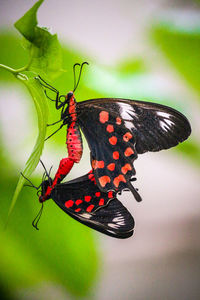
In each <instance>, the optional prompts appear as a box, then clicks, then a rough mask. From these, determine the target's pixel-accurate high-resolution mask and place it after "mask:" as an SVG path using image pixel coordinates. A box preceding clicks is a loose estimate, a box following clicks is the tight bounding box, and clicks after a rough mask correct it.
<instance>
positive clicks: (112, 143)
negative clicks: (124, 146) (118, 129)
mask: <svg viewBox="0 0 200 300" xmlns="http://www.w3.org/2000/svg"><path fill="white" fill-rule="evenodd" d="M109 143H110V144H111V145H116V144H117V138H116V136H112V137H111V138H109Z"/></svg>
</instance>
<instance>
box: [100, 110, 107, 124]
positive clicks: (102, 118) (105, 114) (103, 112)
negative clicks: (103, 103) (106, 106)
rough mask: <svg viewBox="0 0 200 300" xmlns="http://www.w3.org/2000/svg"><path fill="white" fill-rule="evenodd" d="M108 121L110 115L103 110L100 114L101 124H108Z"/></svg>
mask: <svg viewBox="0 0 200 300" xmlns="http://www.w3.org/2000/svg"><path fill="white" fill-rule="evenodd" d="M108 119H109V113H108V112H107V111H105V110H102V111H101V112H100V114H99V121H100V122H101V123H106V122H108Z"/></svg>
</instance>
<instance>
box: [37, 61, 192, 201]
mask: <svg viewBox="0 0 200 300" xmlns="http://www.w3.org/2000/svg"><path fill="white" fill-rule="evenodd" d="M84 64H87V63H86V62H84V63H83V64H82V65H81V66H80V64H75V65H74V78H75V67H76V66H77V65H79V66H80V68H81V69H80V73H79V78H78V81H77V83H76V79H74V90H73V92H69V93H68V94H67V95H60V94H59V92H58V91H57V90H56V89H55V88H53V87H52V86H50V85H49V84H48V83H47V82H45V81H44V80H43V79H42V78H41V77H39V80H40V83H41V84H42V85H43V86H44V87H45V88H47V89H50V90H52V91H53V92H55V93H56V99H51V98H50V97H49V96H48V95H47V93H46V90H45V93H46V95H47V97H48V98H49V99H50V100H52V101H55V104H56V109H58V110H59V109H61V119H60V120H59V121H57V122H55V123H53V124H51V125H54V124H56V123H58V122H62V125H61V126H60V128H62V127H63V126H64V125H65V124H66V125H67V128H68V129H67V141H66V143H67V145H68V153H69V157H70V159H72V160H74V161H75V158H76V157H77V161H75V162H79V160H80V157H81V155H82V152H81V151H82V139H81V132H80V129H81V131H82V132H83V134H84V136H85V138H86V140H87V142H88V145H89V148H90V157H91V166H92V170H93V174H94V177H95V180H96V183H97V186H98V188H99V189H100V190H101V191H102V192H107V191H115V192H121V191H122V190H124V189H126V188H128V189H129V190H130V191H131V192H132V193H133V195H134V196H135V198H136V200H137V201H140V200H141V198H140V196H139V195H138V193H137V191H136V190H135V189H134V187H133V186H132V184H131V183H130V179H131V178H132V177H133V176H134V175H135V173H136V172H135V168H134V166H133V162H134V160H135V159H137V157H138V155H139V154H142V153H145V152H147V151H152V152H156V151H160V150H162V149H169V148H171V147H174V146H176V145H177V144H178V143H180V142H183V141H184V140H186V139H187V138H188V136H189V135H190V133H191V127H190V123H189V121H188V120H187V118H186V117H185V116H184V115H183V114H182V113H180V112H178V111H177V110H175V109H173V108H171V107H168V106H164V105H161V104H156V103H151V102H146V101H138V100H130V99H121V98H98V99H89V100H86V101H82V102H76V99H75V96H74V92H75V90H76V88H77V86H78V83H79V81H80V75H81V71H82V68H83V65H84ZM62 98H64V100H63V101H62ZM60 128H59V129H60ZM59 129H58V130H59ZM58 130H56V131H55V132H57V131H58ZM53 134H54V133H53ZM53 134H52V135H53ZM52 135H51V136H52ZM76 146H77V147H76ZM76 148H77V149H76ZM80 149H81V150H80ZM72 151H73V152H72ZM59 168H60V169H63V168H64V166H60V167H59ZM58 173H59V169H58ZM62 179H63V176H62V178H61V179H60V181H61V180H62ZM54 186H55V184H54Z"/></svg>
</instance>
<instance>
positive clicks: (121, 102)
mask: <svg viewBox="0 0 200 300" xmlns="http://www.w3.org/2000/svg"><path fill="white" fill-rule="evenodd" d="M97 108H99V109H101V110H102V111H103V110H107V111H108V112H109V114H111V115H112V114H117V115H118V116H119V117H120V118H121V119H122V120H123V121H124V124H123V125H124V126H125V127H126V128H127V129H129V130H130V131H131V133H132V134H133V136H134V138H135V140H136V144H135V148H136V151H137V153H138V154H142V153H144V152H147V151H159V150H162V149H168V148H171V147H174V146H176V145H177V144H178V143H180V142H183V141H184V140H186V139H187V138H188V136H189V135H190V133H191V127H190V124H189V122H188V120H187V118H186V117H185V116H184V115H183V114H181V113H180V112H178V111H177V110H175V109H173V108H171V107H168V106H165V105H161V104H156V103H151V102H145V101H136V100H129V99H118V98H102V99H91V100H87V101H83V102H80V103H78V104H77V110H78V119H79V122H80V126H81V127H84V130H87V127H89V128H90V127H91V126H93V124H90V116H91V114H93V113H94V111H95V109H97ZM96 122H97V123H98V120H96Z"/></svg>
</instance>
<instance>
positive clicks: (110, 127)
mask: <svg viewBox="0 0 200 300" xmlns="http://www.w3.org/2000/svg"><path fill="white" fill-rule="evenodd" d="M106 130H107V131H108V132H109V133H111V132H113V131H114V127H113V125H107V127H106Z"/></svg>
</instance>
